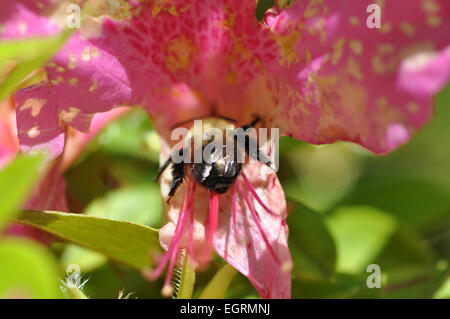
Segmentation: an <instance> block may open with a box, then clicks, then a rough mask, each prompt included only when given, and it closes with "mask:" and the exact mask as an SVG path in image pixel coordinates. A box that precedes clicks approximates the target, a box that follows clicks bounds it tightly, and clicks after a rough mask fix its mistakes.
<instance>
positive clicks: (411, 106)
mask: <svg viewBox="0 0 450 319" xmlns="http://www.w3.org/2000/svg"><path fill="white" fill-rule="evenodd" d="M406 107H407V108H408V111H409V112H410V113H412V114H416V113H417V112H419V110H420V105H419V104H417V103H416V102H409V103H408V104H407V106H406Z"/></svg>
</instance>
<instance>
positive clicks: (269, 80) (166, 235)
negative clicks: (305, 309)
mask: <svg viewBox="0 0 450 319" xmlns="http://www.w3.org/2000/svg"><path fill="white" fill-rule="evenodd" d="M372 2H373V1H369V0H362V1H350V0H322V1H315V0H309V1H294V4H293V5H291V6H290V7H289V8H284V9H282V10H280V11H279V12H278V13H273V12H272V13H268V14H267V15H266V19H265V23H264V24H259V23H258V22H257V21H256V19H255V1H253V0H249V1H238V0H229V1H225V0H221V1H181V0H158V1H151V2H147V1H142V2H141V3H140V2H138V1H129V2H128V3H130V4H128V3H126V4H125V2H123V3H122V4H124V5H123V6H121V7H118V8H117V7H116V8H107V7H108V5H107V4H105V6H104V7H103V9H105V8H106V9H109V12H112V15H113V17H108V16H102V17H100V18H96V19H90V20H89V19H86V20H84V21H83V22H82V25H83V28H82V30H81V31H80V32H76V33H75V34H74V35H73V37H72V38H71V39H70V40H69V41H68V42H67V44H66V45H65V47H64V48H63V49H62V50H61V51H60V52H59V53H58V54H57V55H56V56H55V57H54V58H53V60H52V61H51V62H50V63H49V64H48V65H47V66H46V69H47V73H48V78H49V81H48V82H45V83H41V84H39V85H35V86H33V87H30V88H27V89H24V90H21V91H20V92H18V93H17V94H16V105H17V118H18V132H19V139H20V144H21V147H22V149H23V150H29V149H39V148H46V149H48V150H49V151H50V152H51V154H52V155H53V156H57V155H58V154H60V153H61V152H62V150H63V146H64V134H65V131H64V128H65V127H66V126H70V127H73V128H75V129H77V130H80V131H87V130H88V129H89V125H90V120H91V118H92V115H93V114H95V113H98V112H105V111H108V110H110V109H112V108H114V107H116V106H119V105H123V104H127V105H138V106H143V107H145V108H146V110H147V111H148V113H149V115H150V117H151V118H152V120H153V121H154V124H155V127H156V129H157V130H158V132H159V133H160V135H161V137H162V139H163V142H164V143H163V144H164V145H165V149H164V150H163V154H164V155H166V156H167V155H168V153H169V152H168V149H169V145H170V144H171V141H170V129H169V128H170V127H171V126H172V125H173V124H175V123H178V122H181V121H184V120H186V119H189V118H193V117H199V116H204V115H208V113H209V112H210V107H211V105H215V106H216V109H217V113H219V114H221V115H224V116H227V117H230V118H235V119H236V120H237V121H238V122H239V123H240V125H243V124H245V123H247V122H250V121H251V120H252V116H253V114H254V113H257V114H258V115H259V116H260V117H261V118H262V119H263V125H264V126H266V127H279V128H280V129H281V130H282V133H283V134H286V135H289V136H292V137H294V138H297V139H300V140H303V141H306V142H309V143H317V144H321V143H331V142H334V141H337V140H345V141H353V142H356V143H358V144H360V145H362V146H364V147H366V148H368V149H370V150H372V151H374V152H376V153H384V152H388V151H391V150H392V149H394V148H395V147H398V146H399V145H400V144H403V143H405V142H406V141H407V140H408V139H409V138H411V136H412V135H413V134H414V133H415V132H416V131H417V130H418V129H419V128H420V127H421V126H423V125H424V124H425V123H426V122H427V121H428V120H429V119H430V117H431V114H432V109H431V104H432V99H433V95H434V94H435V93H436V92H437V91H438V90H439V89H440V88H442V87H443V86H444V85H445V84H446V83H447V82H448V79H449V72H450V46H449V38H448V34H447V33H448V30H449V27H450V26H449V24H450V19H449V14H450V3H449V2H448V1H447V0H434V1H433V0H423V1H421V0H410V1H407V2H406V1H384V2H382V5H381V28H380V29H376V28H375V29H369V28H368V27H367V25H366V19H367V17H368V16H369V13H367V11H366V9H367V7H368V5H369V4H371V3H372ZM3 7H5V8H7V10H2V12H6V14H2V16H0V21H7V22H6V24H5V27H4V28H3V30H4V31H3V35H2V37H11V36H17V35H19V33H20V31H21V30H24V24H25V30H30V31H31V32H33V34H51V33H54V32H56V30H58V27H55V24H52V23H50V22H48V21H46V20H43V19H42V16H41V14H42V12H41V11H42V10H40V9H39V8H38V7H36V5H34V2H32V1H14V2H13V3H12V4H11V2H7V3H2V4H1V5H0V8H2V9H3ZM19 13H23V15H21V14H19ZM8 14H9V16H8ZM5 17H6V18H5ZM23 17H27V18H26V19H27V20H23V19H24V18H23ZM28 19H30V21H33V25H32V27H31V25H29V26H28V25H27V21H28ZM25 33H26V32H25ZM266 169H268V168H265V167H264V166H249V167H245V168H244V174H245V175H242V176H241V177H239V179H238V181H237V184H236V186H235V188H234V189H233V191H230V192H228V193H227V194H225V195H223V196H222V197H221V198H220V200H219V202H220V203H219V204H218V203H217V201H218V198H217V197H216V196H215V195H214V194H212V195H211V197H210V199H207V198H208V197H209V196H207V194H206V193H205V190H204V189H201V188H199V187H197V188H196V193H195V199H194V200H192V199H193V198H194V197H193V196H194V195H192V194H193V189H194V188H195V186H194V185H195V184H192V183H186V184H185V185H183V186H182V187H181V188H180V190H179V191H178V192H177V196H176V197H175V198H174V199H173V201H172V202H171V205H170V206H168V207H167V208H168V216H169V222H168V224H167V225H166V226H165V227H164V228H163V229H162V230H161V242H162V245H163V246H164V247H165V248H167V249H168V253H167V255H166V257H165V258H166V259H170V258H172V260H174V259H175V257H176V249H174V250H173V251H174V252H173V251H171V248H170V245H172V242H173V243H176V242H178V244H177V245H178V246H179V247H182V248H186V249H187V250H189V249H191V248H190V245H191V243H193V244H192V245H193V246H194V247H193V248H192V249H191V250H192V251H194V253H193V255H194V256H196V258H198V259H201V258H202V257H203V256H202V254H199V253H196V252H195V251H198V250H200V249H201V247H203V246H202V243H204V241H205V240H206V241H212V242H213V244H214V247H215V249H216V251H217V252H218V253H219V254H220V255H221V256H222V257H224V258H225V259H226V260H227V261H228V262H230V264H232V265H233V266H235V267H236V268H237V269H238V270H239V271H241V272H242V273H243V274H244V275H246V276H247V277H248V278H249V279H250V280H251V281H252V283H253V284H254V285H255V287H256V288H257V289H258V291H259V292H260V293H261V295H262V296H263V297H274V298H276V297H280V298H282V297H289V296H290V276H289V274H288V273H287V272H284V271H282V270H283V269H282V268H283V265H289V261H290V256H289V253H288V249H287V226H286V225H285V216H286V209H285V206H286V205H285V199H284V195H283V192H282V190H281V187H280V185H279V182H278V180H277V177H276V175H275V174H274V173H273V172H272V173H271V172H268V174H267V175H265V177H264V178H262V177H261V175H259V174H258V170H266ZM244 176H246V177H247V179H248V181H249V183H246V182H245V177H244ZM166 183H167V181H166V180H164V179H163V183H162V185H163V194H164V195H165V194H167V189H166V186H165V185H166ZM250 185H253V186H252V187H254V188H255V191H256V193H257V194H258V197H260V199H261V203H259V200H258V199H257V196H255V195H254V192H252V191H251V187H250ZM236 187H237V189H238V190H239V189H240V188H243V189H244V190H243V191H242V192H237V193H236ZM236 194H237V195H236ZM183 198H184V200H183ZM247 199H248V203H247ZM208 201H210V205H209V209H208V208H207V205H208ZM234 203H236V210H234V209H233V206H235V205H234ZM252 203H253V204H252ZM262 203H263V204H264V205H266V206H269V207H270V208H271V210H272V211H273V214H270V213H268V212H267V211H266V210H265V209H264V208H263V207H262ZM218 205H219V206H218ZM252 206H253V208H255V209H256V210H257V211H253V212H252V209H251V208H252ZM180 207H181V209H180ZM192 211H194V212H195V216H194V219H195V220H194V223H191V222H190V219H191V218H192V217H191V216H192V215H190V214H191V212H192ZM256 214H257V215H259V218H260V220H259V221H260V224H261V227H258V225H257V223H256V221H257V220H258V217H257V216H256ZM207 215H209V216H210V217H209V218H210V221H211V220H212V225H213V226H210V228H211V229H212V230H214V229H215V228H216V226H215V225H216V219H218V220H217V229H216V231H215V232H214V236H213V238H212V237H211V236H212V235H211V233H209V235H206V237H205V231H204V227H205V225H206V224H205V220H206V216H207ZM255 216H256V218H255ZM234 219H236V227H235V228H236V229H237V230H236V231H234ZM188 225H193V226H192V227H191V226H189V227H188ZM183 226H184V227H186V232H185V234H184V235H183V233H182V232H181V231H180V229H183ZM177 227H178V231H175V230H176V228H177ZM202 227H203V230H202ZM191 228H193V230H191ZM190 234H192V240H190V239H189V236H190ZM263 234H264V235H263ZM182 235H183V236H182ZM264 237H266V238H265V239H264ZM186 238H187V239H186ZM242 238H244V239H242ZM169 242H170V244H169ZM167 256H168V257H167ZM173 256H175V257H173ZM206 259H207V258H206ZM201 261H202V260H198V262H199V263H201ZM172 266H173V262H172ZM172 266H170V267H169V269H171V267H172ZM285 268H288V267H285ZM158 271H159V269H158ZM169 272H170V270H169Z"/></svg>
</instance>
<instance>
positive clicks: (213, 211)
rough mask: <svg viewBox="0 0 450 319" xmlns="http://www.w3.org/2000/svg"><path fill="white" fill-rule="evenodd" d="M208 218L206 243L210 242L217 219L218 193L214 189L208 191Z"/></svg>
mask: <svg viewBox="0 0 450 319" xmlns="http://www.w3.org/2000/svg"><path fill="white" fill-rule="evenodd" d="M208 220H209V225H208V226H209V228H208V234H207V237H206V240H207V242H208V243H212V242H213V238H214V234H215V232H216V229H217V223H218V221H219V194H218V193H216V192H214V191H211V192H210V197H209V214H208Z"/></svg>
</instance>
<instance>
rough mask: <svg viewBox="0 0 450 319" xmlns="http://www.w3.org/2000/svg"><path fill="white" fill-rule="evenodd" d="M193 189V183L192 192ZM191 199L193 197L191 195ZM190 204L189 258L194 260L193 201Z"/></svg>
mask: <svg viewBox="0 0 450 319" xmlns="http://www.w3.org/2000/svg"><path fill="white" fill-rule="evenodd" d="M194 191H195V183H194V184H193V185H192V192H194ZM192 199H194V197H193V196H192ZM190 205H192V206H191V208H190V214H191V216H190V219H191V220H190V223H189V256H190V258H191V261H193V260H194V246H193V245H194V203H192V204H190Z"/></svg>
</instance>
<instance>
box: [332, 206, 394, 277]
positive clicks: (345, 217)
mask: <svg viewBox="0 0 450 319" xmlns="http://www.w3.org/2000/svg"><path fill="white" fill-rule="evenodd" d="M328 225H329V226H330V230H331V233H332V234H333V237H334V239H335V240H336V245H337V251H338V258H337V271H340V272H347V273H359V272H362V271H364V270H365V268H366V267H367V265H369V264H370V263H371V261H372V260H373V259H374V258H375V257H376V256H378V254H379V253H380V252H381V251H382V249H383V248H384V247H385V245H386V244H387V242H388V241H389V238H390V236H392V235H393V233H394V232H395V229H396V227H397V224H396V221H395V219H394V218H392V217H391V216H389V215H387V214H385V213H383V212H382V211H380V210H377V209H375V208H372V207H366V206H354V207H350V206H349V207H341V208H339V209H338V210H336V211H335V212H334V213H333V214H332V215H331V216H329V218H328Z"/></svg>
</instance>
